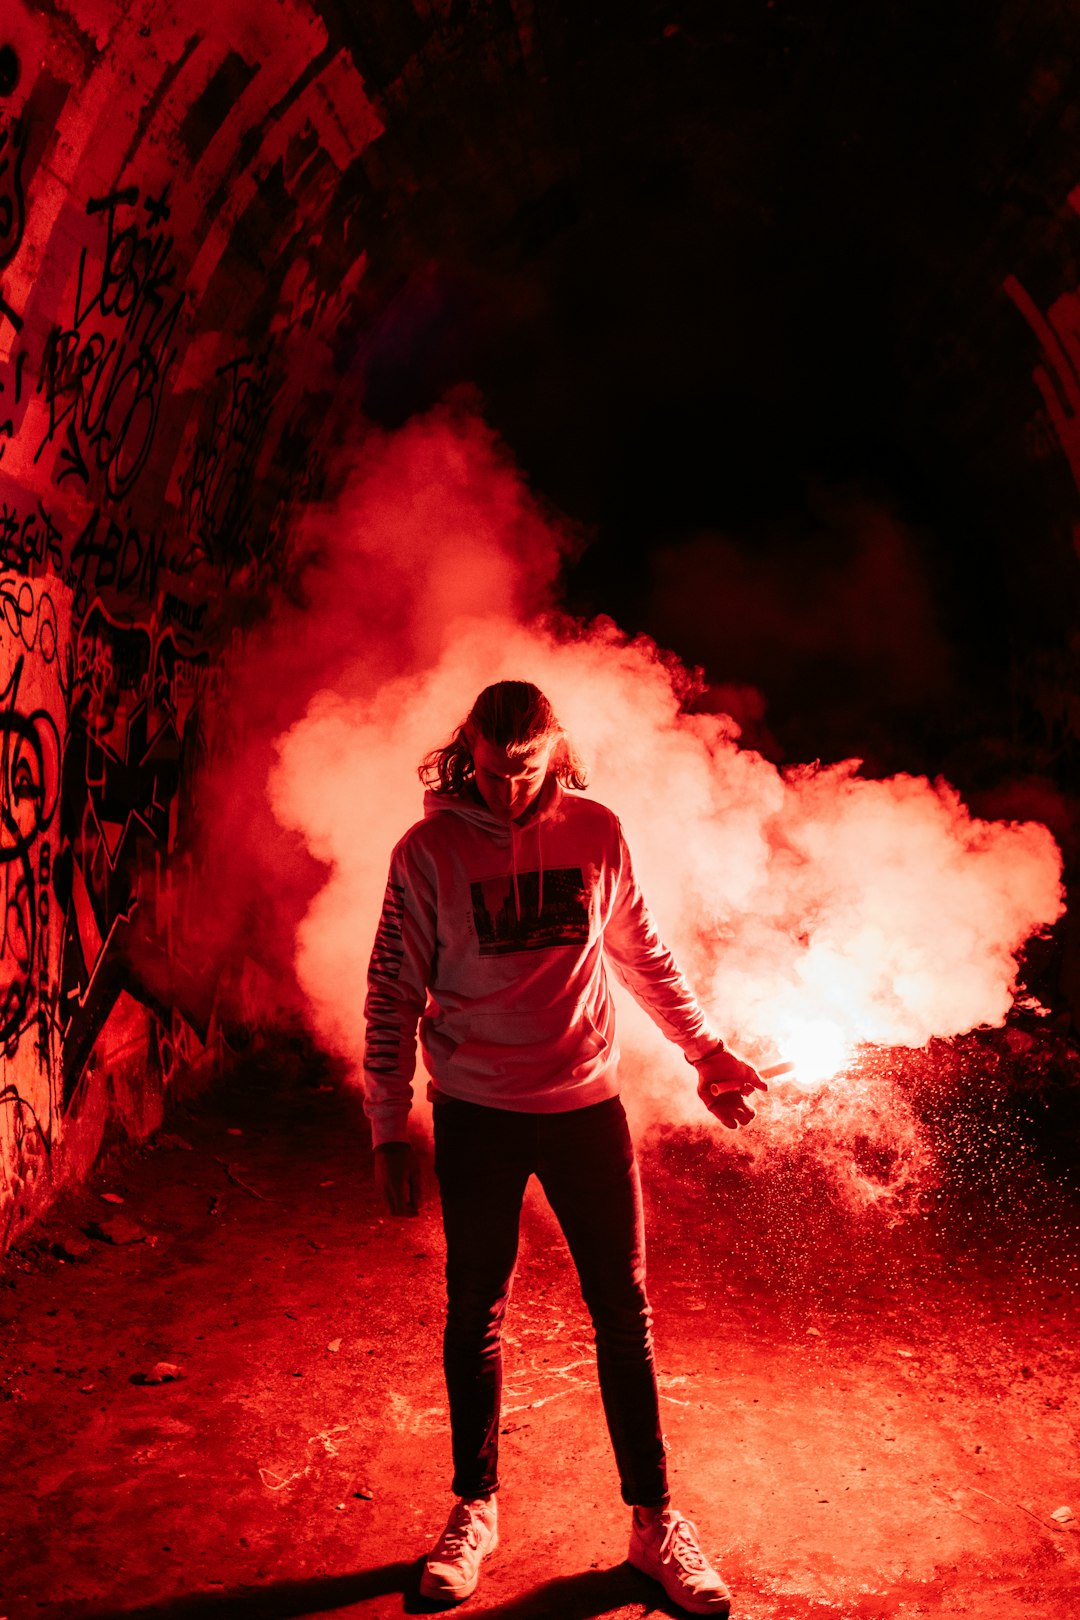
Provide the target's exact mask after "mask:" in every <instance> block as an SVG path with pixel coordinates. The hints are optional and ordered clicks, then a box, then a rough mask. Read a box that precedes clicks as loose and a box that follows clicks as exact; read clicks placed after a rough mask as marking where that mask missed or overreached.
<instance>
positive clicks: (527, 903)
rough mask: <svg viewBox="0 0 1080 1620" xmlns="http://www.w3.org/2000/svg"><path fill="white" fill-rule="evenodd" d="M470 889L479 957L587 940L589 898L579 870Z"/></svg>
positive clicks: (524, 875) (506, 877)
mask: <svg viewBox="0 0 1080 1620" xmlns="http://www.w3.org/2000/svg"><path fill="white" fill-rule="evenodd" d="M515 880H516V881H515ZM470 890H471V893H472V908H473V922H474V923H475V925H476V938H477V942H478V945H479V950H480V955H481V956H510V955H512V954H513V953H514V952H516V951H548V950H552V949H554V948H556V947H558V946H560V945H584V944H585V943H586V942H587V941H588V938H589V895H588V891H587V889H586V887H585V878H584V875H583V873H582V870H581V867H580V866H557V867H555V868H554V869H552V868H550V867H549V868H548V869H547V870H546V871H541V870H540V869H537V870H536V871H534V872H517V873H511V872H505V873H500V874H499V875H498V876H496V877H490V878H481V879H479V881H477V882H474V883H472V884H470Z"/></svg>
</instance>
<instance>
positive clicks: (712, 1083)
mask: <svg viewBox="0 0 1080 1620" xmlns="http://www.w3.org/2000/svg"><path fill="white" fill-rule="evenodd" d="M694 1068H695V1069H696V1070H697V1072H698V1096H699V1097H700V1098H701V1100H702V1102H703V1103H704V1104H705V1106H706V1108H707V1109H708V1110H709V1113H710V1114H712V1115H713V1117H714V1119H718V1120H719V1121H720V1123H721V1125H726V1126H727V1128H728V1130H729V1131H737V1130H738V1128H739V1126H740V1125H749V1123H750V1121H751V1120H752V1119H753V1118H754V1110H753V1109H752V1108H751V1107H750V1105H749V1104H748V1103H747V1102H746V1100H745V1099H746V1098H747V1097H751V1096H753V1094H754V1092H755V1091H768V1089H769V1088H768V1086H767V1085H766V1084H765V1082H764V1080H763V1079H762V1078H761V1076H760V1075H759V1074H758V1072H757V1070H756V1069H753V1068H751V1066H750V1064H749V1063H744V1062H743V1060H742V1058H738V1057H736V1056H735V1053H734V1052H729V1051H727V1049H726V1048H724V1047H721V1049H720V1051H719V1052H709V1053H707V1054H706V1056H705V1057H703V1058H699V1059H698V1060H697V1062H696V1063H695V1064H694Z"/></svg>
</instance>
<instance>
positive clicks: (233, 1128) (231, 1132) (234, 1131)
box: [226, 1125, 244, 1136]
mask: <svg viewBox="0 0 1080 1620" xmlns="http://www.w3.org/2000/svg"><path fill="white" fill-rule="evenodd" d="M226 1134H227V1135H228V1136H243V1134H244V1133H243V1131H242V1130H241V1129H240V1127H239V1125H230V1126H229V1129H228V1131H227V1133H226Z"/></svg>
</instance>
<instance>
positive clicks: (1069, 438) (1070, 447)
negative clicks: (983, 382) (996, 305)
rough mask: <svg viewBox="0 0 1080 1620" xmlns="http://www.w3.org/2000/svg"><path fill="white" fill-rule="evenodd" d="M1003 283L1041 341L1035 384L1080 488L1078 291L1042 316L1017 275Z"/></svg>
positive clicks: (1079, 295)
mask: <svg viewBox="0 0 1080 1620" xmlns="http://www.w3.org/2000/svg"><path fill="white" fill-rule="evenodd" d="M1003 285H1004V291H1005V293H1006V294H1007V295H1008V297H1009V298H1010V299H1011V300H1012V302H1013V303H1014V304H1015V306H1016V308H1017V309H1018V310H1019V312H1020V314H1021V315H1022V316H1023V317H1024V319H1025V320H1026V321H1027V323H1028V325H1029V326H1030V327H1031V330H1032V331H1033V332H1034V334H1035V336H1036V337H1037V338H1038V340H1039V347H1040V349H1041V351H1042V358H1041V359H1040V361H1039V363H1038V364H1037V365H1036V367H1035V369H1034V371H1033V372H1032V380H1033V381H1034V383H1035V386H1036V388H1037V389H1038V390H1039V393H1040V394H1041V395H1042V400H1043V404H1044V405H1045V406H1046V411H1047V414H1048V416H1049V418H1050V423H1051V426H1052V428H1053V430H1054V435H1055V437H1056V439H1057V441H1058V444H1059V445H1060V447H1061V449H1062V450H1063V451H1064V453H1065V456H1066V457H1067V459H1068V462H1069V467H1070V468H1071V470H1072V475H1073V479H1074V481H1075V483H1076V486H1077V488H1078V489H1080V293H1077V292H1067V293H1062V294H1061V296H1060V297H1059V298H1055V300H1054V302H1053V303H1052V304H1051V305H1050V308H1049V309H1048V310H1047V311H1046V312H1045V313H1044V312H1043V311H1042V310H1041V309H1040V308H1039V306H1038V304H1037V303H1036V302H1035V300H1034V299H1033V298H1032V296H1031V294H1030V293H1029V292H1028V291H1027V289H1026V288H1025V287H1024V286H1023V285H1022V284H1021V283H1020V281H1018V280H1017V278H1016V276H1007V277H1006V278H1005V282H1004V284H1003Z"/></svg>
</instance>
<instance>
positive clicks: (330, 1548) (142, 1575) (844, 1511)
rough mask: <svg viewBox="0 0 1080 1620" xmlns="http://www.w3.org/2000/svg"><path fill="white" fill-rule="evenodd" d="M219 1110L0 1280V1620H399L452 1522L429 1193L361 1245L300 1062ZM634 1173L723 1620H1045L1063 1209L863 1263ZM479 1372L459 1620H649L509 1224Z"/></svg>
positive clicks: (593, 1440) (1064, 1488)
mask: <svg viewBox="0 0 1080 1620" xmlns="http://www.w3.org/2000/svg"><path fill="white" fill-rule="evenodd" d="M240 1078H241V1083H239V1084H237V1083H234V1084H233V1085H231V1086H230V1087H228V1088H226V1087H223V1088H221V1089H219V1090H218V1091H217V1092H216V1093H215V1094H213V1095H209V1096H206V1097H204V1098H202V1099H200V1100H199V1101H197V1102H196V1103H194V1104H192V1105H190V1107H189V1108H188V1109H187V1110H186V1111H185V1112H184V1113H183V1114H181V1115H178V1116H177V1117H176V1118H174V1119H172V1120H170V1122H169V1125H168V1128H167V1130H166V1131H165V1132H163V1133H161V1134H160V1135H159V1137H158V1138H157V1140H156V1142H155V1143H153V1144H151V1145H148V1146H146V1147H144V1148H142V1149H140V1150H137V1151H136V1150H132V1149H130V1148H128V1149H127V1150H126V1151H119V1150H118V1151H117V1152H116V1153H114V1154H113V1155H112V1156H111V1158H110V1159H109V1160H107V1161H106V1163H105V1164H104V1166H103V1167H102V1169H101V1170H100V1172H99V1173H98V1174H97V1175H96V1176H95V1177H94V1180H93V1183H92V1185H91V1186H90V1187H88V1188H86V1189H84V1190H82V1191H81V1192H80V1193H79V1194H78V1195H73V1196H71V1197H69V1198H68V1199H67V1200H65V1202H64V1203H63V1205H62V1207H61V1208H59V1209H57V1210H56V1211H55V1212H54V1214H53V1216H52V1217H50V1219H49V1221H48V1222H47V1223H46V1224H45V1225H43V1226H42V1227H41V1228H39V1229H38V1230H36V1231H34V1232H32V1233H30V1234H28V1235H27V1236H25V1237H24V1238H23V1240H22V1242H21V1243H20V1245H19V1248H18V1249H17V1251H15V1252H13V1253H12V1254H10V1255H9V1257H8V1258H7V1260H6V1262H5V1264H4V1267H3V1271H2V1274H0V1319H2V1323H3V1335H2V1347H0V1423H2V1425H3V1434H4V1456H5V1461H6V1467H5V1468H4V1470H3V1474H2V1477H0V1524H2V1525H3V1527H4V1532H3V1535H4V1539H3V1547H2V1552H0V1617H3V1620H24V1617H26V1616H35V1617H42V1620H67V1617H71V1620H75V1617H79V1620H91V1617H94V1620H103V1617H105V1616H120V1615H124V1616H129V1617H139V1620H182V1617H190V1620H196V1617H197V1620H225V1617H232V1616H237V1617H247V1620H264V1617H265V1620H284V1617H299V1616H307V1615H335V1616H357V1617H360V1616H363V1617H364V1620H375V1617H380V1620H392V1617H394V1616H397V1615H400V1614H402V1613H408V1614H415V1613H423V1612H427V1606H425V1605H424V1604H423V1603H422V1602H421V1601H420V1600H419V1599H418V1597H417V1588H416V1583H417V1578H418V1570H419V1563H418V1560H419V1558H420V1555H421V1554H422V1553H423V1551H424V1549H425V1548H426V1546H427V1545H428V1544H429V1543H430V1542H431V1540H432V1539H433V1538H434V1537H435V1535H436V1534H437V1533H438V1531H439V1529H440V1528H441V1525H442V1522H443V1520H444V1518H445V1515H446V1512H447V1510H448V1507H449V1504H450V1500H451V1499H450V1497H449V1494H448V1452H449V1436H448V1430H447V1422H446V1417H445V1413H444V1408H443V1391H442V1383H441V1370H440V1365H439V1337H440V1331H441V1311H442V1276H441V1265H442V1240H441V1234H440V1228H439V1221H438V1215H437V1209H436V1206H435V1201H434V1195H433V1188H432V1186H431V1181H430V1175H429V1178H428V1184H427V1199H426V1203H425V1207H424V1208H423V1210H422V1212H421V1214H420V1215H419V1216H418V1217H416V1218H414V1219H411V1220H405V1221H394V1220H392V1219H390V1218H389V1217H384V1216H383V1215H382V1214H381V1213H380V1211H379V1209H378V1208H377V1206H376V1201H375V1196H374V1188H373V1185H372V1179H371V1160H370V1152H369V1150H368V1148H367V1146H366V1139H365V1131H364V1128H363V1124H362V1121H361V1119H360V1117H359V1111H358V1108H357V1105H356V1102H355V1099H354V1098H353V1097H352V1096H351V1095H349V1094H347V1093H344V1092H343V1091H342V1090H341V1088H340V1087H339V1086H338V1085H336V1084H335V1083H334V1082H333V1080H332V1079H330V1078H328V1076H327V1074H326V1071H325V1070H320V1069H319V1068H318V1066H317V1065H315V1064H313V1063H312V1062H311V1061H310V1060H309V1059H308V1058H305V1056H304V1055H303V1054H302V1053H301V1054H298V1053H296V1052H293V1053H292V1055H291V1056H290V1057H288V1058H287V1059H284V1058H283V1059H280V1060H279V1061H276V1062H275V1063H273V1064H271V1063H268V1062H267V1061H266V1059H263V1060H262V1061H261V1062H260V1063H254V1064H252V1065H250V1066H248V1068H247V1069H246V1071H245V1072H244V1073H243V1074H242V1076H241V1077H240ZM643 1172H644V1175H645V1180H646V1185H647V1200H648V1221H649V1235H650V1244H651V1249H650V1274H651V1291H652V1295H653V1301H654V1305H655V1307H656V1315H657V1347H658V1356H659V1362H660V1368H661V1384H662V1394H663V1401H664V1411H665V1414H666V1416H665V1423H666V1429H667V1436H668V1440H669V1442H670V1447H671V1452H672V1464H673V1485H674V1490H675V1500H676V1502H677V1505H679V1506H681V1507H682V1509H683V1511H684V1512H686V1513H688V1514H689V1515H690V1516H691V1517H692V1518H694V1519H695V1520H696V1522H697V1524H698V1526H699V1528H700V1531H701V1535H702V1539H703V1542H704V1544H705V1546H706V1548H707V1549H708V1550H709V1551H710V1553H712V1554H714V1555H715V1557H716V1559H717V1562H718V1563H719V1565H720V1566H721V1567H722V1569H723V1570H724V1572H725V1575H726V1577H727V1579H728V1581H729V1584H730V1585H731V1586H732V1587H733V1589H734V1592H735V1602H734V1605H733V1610H732V1612H733V1615H734V1616H736V1617H742V1620H804V1617H809V1616H817V1615H822V1616H824V1615H828V1616H837V1617H842V1620H855V1617H858V1620H879V1617H880V1620H884V1617H890V1620H908V1617H913V1616H916V1615H930V1616H938V1617H941V1620H956V1617H959V1616H971V1617H973V1620H990V1617H991V1616H993V1617H994V1620H999V1617H1002V1616H1009V1617H1010V1620H1026V1617H1030V1620H1036V1617H1037V1620H1075V1617H1076V1616H1078V1615H1080V1535H1078V1530H1080V1454H1078V1448H1077V1434H1076V1412H1077V1377H1076V1375H1077V1370H1078V1364H1080V1341H1078V1337H1077V1333H1076V1327H1077V1319H1078V1314H1080V1312H1078V1289H1077V1285H1076V1276H1077V1271H1076V1267H1075V1257H1074V1254H1073V1253H1072V1252H1070V1251H1069V1242H1070V1230H1072V1231H1073V1232H1074V1231H1075V1222H1074V1220H1073V1215H1072V1211H1073V1208H1074V1205H1073V1204H1072V1203H1071V1202H1070V1198H1069V1197H1068V1196H1065V1195H1063V1194H1062V1192H1061V1189H1060V1187H1058V1188H1055V1187H1054V1186H1053V1185H1050V1186H1049V1190H1047V1188H1046V1187H1044V1188H1043V1191H1042V1192H1041V1193H1040V1194H1039V1197H1037V1198H1036V1197H1035V1195H1034V1194H1033V1193H1032V1191H1031V1185H1027V1186H1026V1187H1025V1188H1024V1189H1023V1190H1022V1192H1021V1191H1018V1190H1017V1189H1018V1182H1017V1178H1016V1177H1015V1176H1014V1175H1010V1176H1006V1177H1004V1178H999V1180H998V1181H997V1182H984V1184H983V1185H982V1186H981V1187H980V1188H979V1189H977V1190H976V1192H975V1193H972V1192H971V1190H970V1189H969V1190H968V1192H967V1193H966V1194H965V1195H964V1196H963V1197H959V1196H958V1197H955V1198H952V1199H951V1200H950V1199H946V1200H944V1201H943V1200H941V1199H938V1200H937V1201H936V1202H935V1203H934V1204H933V1207H932V1208H929V1207H928V1208H927V1209H926V1210H925V1211H924V1212H923V1213H922V1214H920V1215H917V1216H913V1217H911V1218H909V1219H907V1220H905V1221H901V1222H899V1223H896V1224H895V1225H890V1224H889V1222H888V1220H887V1219H885V1218H884V1217H882V1216H880V1215H867V1216H866V1217H865V1218H863V1219H862V1220H857V1219H855V1218H854V1217H851V1216H845V1215H842V1214H841V1213H838V1211H837V1210H836V1208H835V1207H833V1206H832V1205H830V1204H829V1200H828V1198H827V1197H826V1195H825V1193H824V1192H823V1191H822V1189H821V1188H820V1186H818V1185H817V1184H816V1183H815V1182H814V1180H813V1178H812V1177H811V1178H809V1179H808V1178H807V1177H805V1176H802V1177H800V1175H799V1174H798V1173H797V1171H796V1169H795V1168H792V1169H791V1171H790V1173H789V1174H788V1175H787V1176H786V1177H784V1176H781V1177H780V1178H779V1179H777V1178H773V1180H772V1183H771V1185H769V1186H768V1187H766V1188H765V1189H764V1190H762V1189H761V1188H760V1187H759V1186H758V1185H757V1183H755V1188H754V1189H750V1188H748V1186H747V1185H746V1177H745V1176H743V1175H742V1174H741V1173H740V1172H739V1171H738V1170H737V1169H729V1170H728V1171H727V1172H725V1173H723V1174H720V1173H719V1172H717V1171H716V1167H715V1157H710V1156H709V1154H707V1153H703V1151H702V1150H701V1149H700V1147H699V1146H694V1145H693V1144H690V1145H687V1144H685V1143H683V1142H681V1141H680V1140H679V1138H678V1137H677V1136H673V1137H672V1138H671V1139H669V1140H666V1141H664V1142H662V1143H661V1144H660V1145H658V1146H656V1147H650V1148H647V1149H646V1151H645V1152H644V1154H643ZM1030 1179H1031V1178H1029V1181H1030ZM1036 1179H1037V1178H1036ZM1051 1181H1052V1177H1051ZM1033 1184H1034V1183H1032V1185H1033ZM116 1200H122V1203H121V1202H116ZM965 1200H966V1201H965ZM1000 1206H1005V1207H1000ZM1018 1219H1019V1220H1020V1223H1021V1229H1018V1226H1017V1220H1018ZM117 1220H121V1221H122V1222H125V1221H126V1222H127V1223H130V1225H128V1226H125V1225H123V1224H121V1225H120V1226H119V1227H116V1226H112V1227H110V1226H109V1225H108V1223H110V1222H115V1221H117ZM95 1223H97V1224H96V1225H95ZM86 1227H90V1229H91V1231H93V1232H96V1233H99V1234H104V1235H97V1236H93V1237H90V1238H89V1239H87V1238H85V1237H83V1236H82V1231H83V1229H84V1228H86ZM110 1233H111V1236H112V1237H113V1238H119V1239H121V1240H122V1241H119V1242H109V1241H108V1237H109V1235H110ZM84 1245H85V1246H86V1253H85V1254H81V1255H80V1253H79V1251H80V1249H81V1248H82V1247H83V1246H84ZM65 1256H66V1257H65ZM507 1358H508V1359H507V1377H506V1400H505V1408H504V1416H503V1435H504V1439H503V1446H504V1454H503V1462H504V1466H503V1476H504V1489H503V1493H502V1498H501V1533H502V1545H501V1547H500V1549H499V1551H498V1552H497V1553H496V1554H495V1555H494V1557H493V1558H492V1559H491V1560H490V1562H489V1563H488V1564H487V1565H486V1566H485V1572H484V1578H483V1581H482V1584H481V1586H480V1589H479V1591H478V1592H477V1594H476V1596H475V1597H474V1598H473V1599H472V1600H470V1602H469V1604H468V1605H467V1612H470V1613H476V1614H483V1615H488V1616H506V1617H509V1616H515V1617H526V1616H528V1617H537V1620H539V1617H545V1616H552V1617H559V1620H592V1617H596V1616H610V1617H616V1616H617V1617H620V1620H630V1617H638V1616H641V1615H644V1614H649V1613H656V1614H671V1613H674V1612H675V1611H674V1610H672V1609H671V1608H670V1607H669V1606H668V1605H667V1604H666V1602H665V1601H664V1599H663V1598H662V1595H661V1594H660V1593H659V1591H658V1589H657V1588H655V1587H653V1586H652V1584H651V1583H650V1582H649V1581H647V1580H646V1579H645V1578H644V1577H643V1576H640V1575H639V1574H637V1573H636V1572H635V1571H634V1570H632V1569H631V1568H630V1566H629V1565H628V1564H627V1563H626V1562H625V1553H626V1537H627V1531H628V1515H627V1511H626V1510H625V1509H624V1508H623V1506H622V1504H621V1503H620V1501H619V1497H618V1489H617V1483H616V1478H615V1472H614V1467H613V1463H612V1459H611V1455H610V1450H609V1446H608V1441H607V1437H606V1433H605V1430H604V1427H603V1422H602V1417H601V1411H600V1405H599V1399H598V1396H597V1392H596V1382H595V1367H594V1363H593V1350H592V1345H591V1342H590V1332H589V1329H588V1325H587V1321H586V1318H585V1315H584V1312H583V1308H582V1305H581V1301H580V1297H579V1295H578V1292H577V1288H576V1283H575V1280H574V1277H573V1274H572V1271H571V1269H570V1266H569V1262H568V1260H567V1258H566V1255H565V1250H564V1248H563V1245H562V1240H561V1238H560V1236H559V1234H558V1231H557V1229H556V1228H555V1227H554V1225H553V1223H552V1220H551V1218H550V1216H549V1214H548V1212H547V1210H546V1207H545V1206H544V1205H543V1203H542V1201H541V1200H540V1199H539V1198H536V1199H532V1200H531V1201H530V1203H529V1204H528V1207H527V1210H526V1220H525V1227H524V1241H523V1249H522V1258H521V1265H520V1270H519V1275H518V1280H517V1284H516V1291H515V1297H514V1300H513V1302H512V1305H511V1313H510V1317H509V1319H508V1343H507ZM161 1363H167V1364H169V1368H171V1369H172V1373H171V1374H170V1373H169V1370H168V1368H162V1367H161V1366H160V1364H161ZM160 1378H164V1380H165V1381H161V1382H158V1381H150V1382H148V1381H146V1380H148V1379H149V1380H157V1379H160ZM1071 1515H1075V1517H1072V1516H1071Z"/></svg>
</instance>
